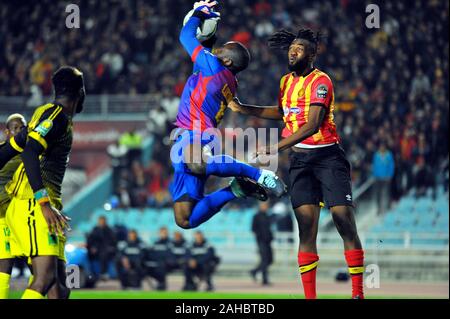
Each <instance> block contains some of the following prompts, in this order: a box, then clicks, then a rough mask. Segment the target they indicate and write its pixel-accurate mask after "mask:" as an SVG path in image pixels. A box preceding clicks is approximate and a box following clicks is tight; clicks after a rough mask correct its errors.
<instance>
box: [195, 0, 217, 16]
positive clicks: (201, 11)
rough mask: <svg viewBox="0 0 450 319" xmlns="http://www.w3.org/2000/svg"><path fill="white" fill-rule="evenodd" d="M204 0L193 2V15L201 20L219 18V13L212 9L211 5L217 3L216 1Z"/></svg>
mask: <svg viewBox="0 0 450 319" xmlns="http://www.w3.org/2000/svg"><path fill="white" fill-rule="evenodd" d="M210 1H211V0H204V1H198V2H196V3H194V14H193V16H194V17H198V18H200V19H202V20H207V19H215V20H220V13H219V12H215V11H213V7H214V6H216V5H217V1H212V2H210Z"/></svg>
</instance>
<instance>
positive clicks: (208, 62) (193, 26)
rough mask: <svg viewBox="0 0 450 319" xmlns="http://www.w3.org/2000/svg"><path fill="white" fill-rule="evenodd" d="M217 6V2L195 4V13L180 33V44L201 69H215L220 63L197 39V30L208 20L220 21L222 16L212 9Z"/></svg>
mask: <svg viewBox="0 0 450 319" xmlns="http://www.w3.org/2000/svg"><path fill="white" fill-rule="evenodd" d="M216 4H217V2H216V1H213V2H209V0H208V1H200V2H196V3H195V4H194V9H195V11H194V13H193V14H192V17H190V18H189V20H188V22H187V23H186V24H185V25H184V27H183V28H182V29H181V32H180V38H179V39H180V42H181V44H182V45H183V47H184V49H185V50H186V52H187V53H188V54H189V56H190V57H191V60H192V62H194V63H195V64H196V65H197V66H198V67H199V68H205V69H215V68H217V67H218V66H220V65H221V64H220V62H219V60H218V59H217V57H215V56H214V55H213V54H211V52H210V51H209V50H208V49H206V48H205V47H204V46H203V45H202V44H201V43H200V42H199V41H198V39H197V37H196V35H197V28H198V27H199V26H200V24H201V22H202V21H204V20H206V19H211V18H214V19H219V17H220V15H219V14H218V13H216V12H213V11H212V10H211V9H212V7H214V6H215V5H216Z"/></svg>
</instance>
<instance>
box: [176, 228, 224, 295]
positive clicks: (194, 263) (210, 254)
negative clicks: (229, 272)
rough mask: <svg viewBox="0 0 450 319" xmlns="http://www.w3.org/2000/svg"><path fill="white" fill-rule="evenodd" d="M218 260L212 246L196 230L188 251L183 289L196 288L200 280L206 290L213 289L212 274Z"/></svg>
mask: <svg viewBox="0 0 450 319" xmlns="http://www.w3.org/2000/svg"><path fill="white" fill-rule="evenodd" d="M219 262H220V258H219V257H217V256H216V254H215V250H214V248H213V247H212V246H211V245H209V244H208V243H207V241H206V239H205V237H204V236H203V234H202V233H201V232H199V231H198V232H196V233H195V235H194V243H193V245H192V247H191V248H190V249H189V253H188V261H187V265H186V267H185V278H186V284H185V286H184V288H183V290H197V289H198V285H199V284H200V282H201V281H205V282H206V290H208V291H211V290H214V286H213V283H212V275H213V273H214V271H215V270H216V267H217V265H218V264H219Z"/></svg>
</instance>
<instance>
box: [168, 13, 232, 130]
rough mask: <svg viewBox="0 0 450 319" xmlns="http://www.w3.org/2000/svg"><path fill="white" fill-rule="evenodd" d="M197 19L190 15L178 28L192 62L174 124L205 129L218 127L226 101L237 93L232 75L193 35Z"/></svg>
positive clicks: (186, 127) (198, 20)
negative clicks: (180, 27)
mask: <svg viewBox="0 0 450 319" xmlns="http://www.w3.org/2000/svg"><path fill="white" fill-rule="evenodd" d="M200 22H201V21H200V19H199V18H197V17H191V18H190V19H189V21H188V22H187V23H186V25H185V26H184V27H183V29H182V30H181V34H180V40H181V43H182V44H183V47H184V48H185V50H186V51H187V52H188V53H189V55H190V56H191V60H192V62H193V63H194V73H193V74H192V75H191V76H190V77H189V78H188V80H187V81H186V84H185V86H184V89H183V93H182V95H181V100H180V104H179V108H178V114H177V118H176V122H175V125H176V126H177V127H180V128H184V129H188V130H194V129H195V130H200V131H204V130H205V129H208V128H214V127H217V126H218V125H219V123H220V121H221V120H222V118H223V116H224V113H225V110H226V108H227V104H228V102H230V101H231V100H232V99H233V97H234V96H235V94H236V89H237V81H236V77H235V76H234V74H233V73H232V72H231V71H230V70H228V69H227V68H226V67H225V66H223V65H222V63H221V61H220V60H219V59H218V58H217V57H216V56H215V55H214V54H212V53H211V52H210V51H209V50H208V49H206V48H205V47H203V46H202V45H201V44H200V42H199V41H198V40H197V38H196V30H197V27H198V26H199V25H200Z"/></svg>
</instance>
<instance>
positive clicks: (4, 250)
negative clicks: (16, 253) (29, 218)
mask: <svg viewBox="0 0 450 319" xmlns="http://www.w3.org/2000/svg"><path fill="white" fill-rule="evenodd" d="M9 241H10V230H9V227H8V225H7V224H6V221H5V217H0V259H9V258H13V256H12V255H11V247H10V243H9Z"/></svg>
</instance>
